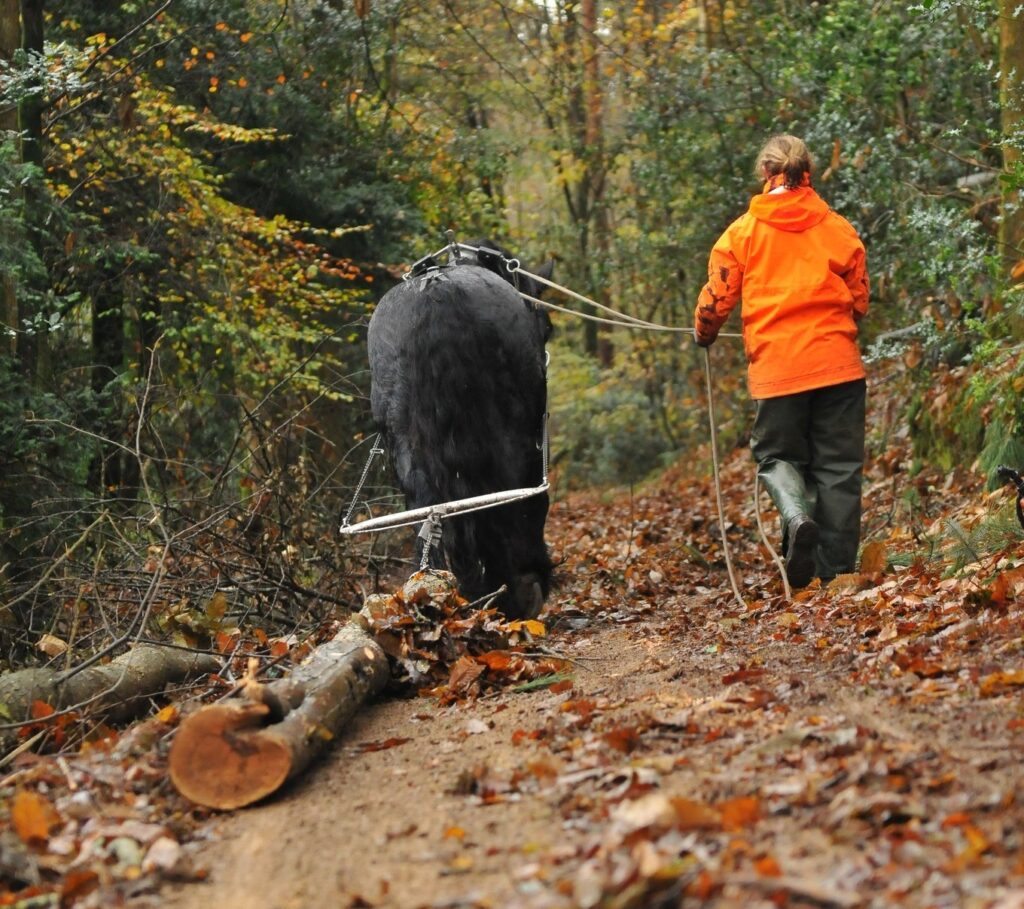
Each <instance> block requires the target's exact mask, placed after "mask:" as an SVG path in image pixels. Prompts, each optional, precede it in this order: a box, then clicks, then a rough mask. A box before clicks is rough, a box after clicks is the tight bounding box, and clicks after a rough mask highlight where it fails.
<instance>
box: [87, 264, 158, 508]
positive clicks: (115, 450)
mask: <svg viewBox="0 0 1024 909" xmlns="http://www.w3.org/2000/svg"><path fill="white" fill-rule="evenodd" d="M98 277H99V280H98V281H97V283H96V288H95V290H94V292H93V296H92V390H93V393H94V394H95V395H96V400H97V401H100V402H102V403H103V404H104V405H105V407H104V411H105V416H104V417H103V419H102V424H101V425H100V426H99V427H98V431H99V434H100V435H101V436H102V437H103V440H104V441H103V442H101V443H100V444H101V447H100V450H99V452H97V454H96V455H95V456H94V457H93V460H92V462H91V463H90V465H89V488H90V489H91V490H92V491H93V492H94V493H97V494H98V495H99V496H100V497H103V495H104V493H105V490H107V489H110V488H115V489H117V490H120V488H121V485H122V483H123V481H124V470H123V469H122V468H123V467H124V464H125V459H126V458H125V455H126V453H125V452H124V450H123V449H122V447H121V445H120V442H121V440H122V439H121V437H122V436H123V434H124V428H123V425H122V413H121V411H122V402H121V394H120V391H119V388H118V386H117V384H116V383H115V380H116V379H117V378H118V377H119V376H120V375H121V374H122V373H123V372H124V350H125V330H124V315H123V313H122V311H121V285H120V282H119V281H118V280H117V278H116V277H115V275H114V272H113V270H112V269H102V270H100V272H99V275H98ZM142 375H145V373H142ZM141 418H142V417H141V415H140V419H141Z"/></svg>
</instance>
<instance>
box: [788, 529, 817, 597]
mask: <svg viewBox="0 0 1024 909" xmlns="http://www.w3.org/2000/svg"><path fill="white" fill-rule="evenodd" d="M817 548H818V525H817V524H815V523H814V521H804V522H803V523H801V524H800V525H799V526H798V527H797V528H796V531H795V532H794V534H793V539H791V540H790V541H789V547H788V552H787V553H786V580H788V581H789V586H790V587H806V586H807V585H808V584H810V583H811V578H813V577H814V550H815V549H817Z"/></svg>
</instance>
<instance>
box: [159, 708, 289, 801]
mask: <svg viewBox="0 0 1024 909" xmlns="http://www.w3.org/2000/svg"><path fill="white" fill-rule="evenodd" d="M267 712H268V708H267V706H266V705H265V704H257V703H246V702H232V703H229V704H211V705H209V706H207V707H203V708H202V709H200V710H198V711H197V712H196V713H194V714H192V715H191V716H189V717H186V718H185V720H184V721H183V722H182V724H181V728H179V729H178V733H177V735H176V736H175V738H174V743H173V745H172V746H171V753H170V757H169V764H170V766H169V769H170V775H171V782H173V783H174V786H175V787H176V788H177V790H178V791H179V792H180V793H181V794H182V795H184V796H185V798H187V799H190V800H191V801H193V802H195V803H196V804H199V805H205V806H206V807H208V808H217V809H220V810H222V811H227V810H231V809H233V808H242V807H244V806H245V805H251V804H252V803H253V802H256V801H259V800H260V799H261V798H263V797H265V796H267V795H269V794H270V793H272V792H274V791H275V790H277V789H278V788H279V787H280V786H281V785H282V784H283V783H284V781H285V780H286V779H287V778H288V775H289V773H290V772H291V769H292V751H291V749H290V748H289V747H288V745H287V744H286V743H285V742H283V741H281V740H280V739H278V738H277V737H275V736H273V735H268V734H267V730H266V729H263V728H262V726H261V723H262V721H263V718H264V717H265V716H266V714H267Z"/></svg>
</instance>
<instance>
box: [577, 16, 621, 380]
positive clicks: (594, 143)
mask: <svg viewBox="0 0 1024 909" xmlns="http://www.w3.org/2000/svg"><path fill="white" fill-rule="evenodd" d="M582 25H583V98H584V105H585V109H586V122H585V129H584V139H585V146H586V148H585V154H586V160H587V167H586V172H585V176H584V184H585V190H586V192H587V195H588V197H589V204H588V206H587V207H588V212H589V216H590V222H591V224H590V230H591V234H592V236H593V249H594V251H595V252H596V253H597V257H596V258H597V261H596V263H593V264H591V266H590V268H591V274H593V275H595V277H594V278H592V280H591V287H592V288H593V292H594V296H595V298H596V299H598V300H599V301H600V302H601V303H603V304H605V305H606V306H607V305H608V304H609V303H610V302H611V301H610V300H609V297H608V289H607V281H606V279H605V277H604V273H605V271H606V266H607V262H608V255H609V248H610V243H609V236H608V234H609V230H610V225H609V219H608V209H607V207H606V205H605V203H604V189H605V179H606V177H607V165H606V162H605V148H604V92H603V91H602V90H601V56H600V45H599V42H598V39H597V2H596V0H583V4H582ZM584 261H587V262H590V259H589V258H588V259H585V260H584ZM587 325H588V326H590V327H591V328H590V333H589V335H588V345H587V346H588V349H589V350H590V351H591V353H593V354H595V355H596V356H597V357H598V359H599V360H600V361H601V363H602V364H603V365H604V366H610V365H611V362H612V358H613V347H612V342H611V338H610V336H609V334H608V332H607V331H605V330H602V328H601V326H600V325H599V323H597V322H588V323H587Z"/></svg>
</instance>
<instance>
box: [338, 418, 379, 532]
mask: <svg viewBox="0 0 1024 909" xmlns="http://www.w3.org/2000/svg"><path fill="white" fill-rule="evenodd" d="M380 437H381V434H380V433H379V432H378V433H377V435H376V437H375V438H374V440H373V445H372V446H371V448H370V455H369V457H368V458H367V459H366V466H365V467H364V468H363V475H362V476H361V477H360V478H359V482H358V483H357V484H356V491H355V492H354V493H352V504H351V505H349V506H348V511H347V512H346V513H345V517H343V518H342V519H341V526H342V527H343V528H344V527H348V526H350V525H351V523H352V515H353V513H354V512H355V510H356V505H357V504H358V502H359V494H360V493H361V492H362V491H363V486H365V485H366V479H367V477H369V475H370V467H371V466H372V464H373V459H374V458H375V457H377V455H382V454H384V449H383V448H381V447H380Z"/></svg>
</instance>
